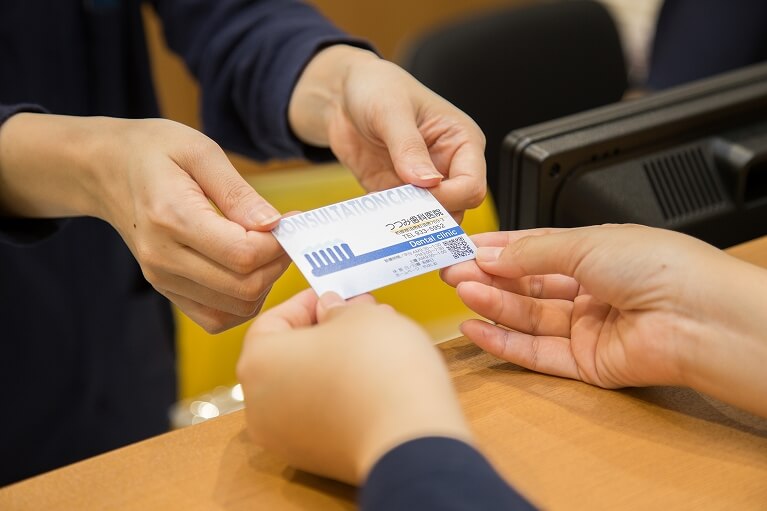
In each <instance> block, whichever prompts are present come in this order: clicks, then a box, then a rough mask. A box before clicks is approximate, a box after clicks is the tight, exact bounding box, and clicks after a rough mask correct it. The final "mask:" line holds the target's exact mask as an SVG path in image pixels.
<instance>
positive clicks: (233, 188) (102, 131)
mask: <svg viewBox="0 0 767 511" xmlns="http://www.w3.org/2000/svg"><path fill="white" fill-rule="evenodd" d="M0 178H2V179H0V181H2V183H3V186H0V209H3V210H5V212H6V214H11V215H14V216H25V217H32V218H35V217H37V218H42V217H65V216H81V215H87V216H95V217H99V218H101V219H103V220H106V221H107V222H109V223H110V224H111V225H112V226H113V227H114V228H115V229H117V231H118V232H119V233H120V235H121V236H122V237H123V239H124V240H125V242H126V244H127V245H128V247H129V248H130V250H131V252H132V253H133V255H134V256H135V257H136V259H137V260H138V263H139V264H140V265H141V269H142V271H143V272H144V276H145V277H146V278H147V280H148V281H149V282H150V283H151V284H152V285H153V286H154V287H155V288H156V289H157V290H158V291H159V292H160V293H162V294H163V295H165V296H166V297H167V298H168V299H170V300H171V301H172V302H174V303H175V304H176V305H177V306H178V307H179V308H180V309H181V310H182V311H184V312H185V313H186V314H187V315H188V316H189V317H190V318H192V319H193V320H194V321H196V322H197V323H199V324H200V325H202V326H203V327H204V328H205V329H206V330H208V331H210V332H218V331H221V330H225V329H227V328H229V327H232V326H235V325H237V324H239V323H242V322H244V321H246V320H247V319H249V318H251V317H253V316H254V315H255V314H256V313H257V312H258V311H259V310H260V308H261V305H262V304H263V301H264V299H265V297H266V294H267V292H268V291H269V289H270V288H271V285H272V284H273V283H274V281H275V280H276V279H277V278H278V277H279V276H280V275H281V274H282V273H283V272H284V271H285V269H286V268H287V266H288V265H289V264H290V259H289V258H288V256H287V255H285V253H284V252H283V250H282V248H281V247H280V245H279V244H278V243H277V241H276V240H275V239H274V237H273V236H272V234H271V233H270V232H268V231H269V229H271V228H272V227H274V226H275V225H276V224H277V221H278V220H279V218H280V215H279V213H278V212H277V211H276V210H275V209H274V208H273V207H272V206H271V205H269V204H268V203H267V202H266V201H265V200H264V199H263V198H262V197H261V196H259V195H258V194H257V193H256V192H255V190H253V188H252V187H251V186H250V185H249V184H248V183H247V182H246V181H245V180H244V179H243V178H242V177H241V176H240V174H239V173H238V172H237V171H236V169H235V168H234V167H233V166H232V164H231V163H230V162H229V160H228V158H227V157H226V155H225V154H224V152H223V150H222V149H221V148H220V147H219V146H218V145H217V144H216V143H215V142H213V141H212V140H211V139H209V138H208V137H206V136H205V135H203V134H202V133H200V132H198V131H196V130H193V129H191V128H188V127H186V126H183V125H181V124H178V123H176V122H172V121H167V120H163V119H148V120H126V119H114V118H107V117H68V116H58V115H45V114H17V115H15V116H14V117H12V118H11V119H9V120H8V121H7V122H6V123H5V124H4V125H3V127H2V130H0ZM217 209H218V210H217ZM219 211H220V213H219Z"/></svg>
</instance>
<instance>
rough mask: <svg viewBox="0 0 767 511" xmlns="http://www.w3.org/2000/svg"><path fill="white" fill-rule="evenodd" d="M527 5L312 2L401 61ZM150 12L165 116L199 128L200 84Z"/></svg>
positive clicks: (426, 0)
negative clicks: (423, 46) (473, 18)
mask: <svg viewBox="0 0 767 511" xmlns="http://www.w3.org/2000/svg"><path fill="white" fill-rule="evenodd" d="M526 1H528V2H529V1H530V0H386V1H382V2H374V1H371V0H317V1H315V2H313V3H314V5H316V6H317V7H318V8H319V9H320V10H321V11H322V12H323V13H325V15H327V16H328V17H329V18H330V19H331V20H333V21H334V22H335V23H336V24H338V25H339V26H340V27H341V28H343V29H344V30H346V31H347V32H349V33H350V34H352V35H355V36H359V37H364V38H365V39H368V40H370V41H371V42H372V43H373V44H374V45H375V46H376V48H378V50H379V51H380V52H381V54H382V55H383V56H384V57H385V58H387V59H390V60H396V55H397V54H398V52H399V51H401V48H402V47H403V45H405V44H406V42H407V41H408V40H409V39H410V38H412V37H414V36H416V35H417V34H418V33H419V32H421V31H422V30H424V29H427V28H429V27H431V26H433V25H435V24H438V23H440V22H443V21H445V20H449V19H454V18H457V17H460V16H464V15H466V14H468V13H472V12H476V11H480V10H483V9H487V8H491V7H493V6H497V5H501V4H514V3H517V4H521V3H524V2H526ZM145 14H146V16H145V18H146V22H147V37H148V40H149V47H150V52H151V54H152V59H153V68H154V74H155V83H156V87H157V91H158V95H159V99H160V104H161V109H162V112H163V115H164V116H165V117H168V118H170V119H174V120H177V121H180V122H183V123H184V124H188V125H190V126H194V127H198V128H199V119H198V110H197V100H198V91H197V86H196V85H195V84H194V82H193V80H192V79H191V77H190V76H189V74H188V73H187V72H186V70H185V68H184V66H183V64H182V63H181V61H180V60H179V59H178V58H177V57H176V56H175V55H172V54H170V53H169V52H168V51H167V49H166V47H165V44H164V42H163V40H162V32H161V29H160V25H159V23H158V22H157V19H156V17H155V16H154V13H153V12H152V10H151V9H150V8H148V7H147V8H146V10H145ZM233 160H234V161H235V165H236V166H237V167H238V168H239V169H240V170H241V171H242V172H245V173H250V172H257V171H259V170H260V169H263V168H265V167H269V168H271V167H276V166H284V165H286V164H285V163H282V164H272V165H268V166H263V165H256V164H254V163H253V162H249V161H246V160H245V159H242V158H237V157H236V156H233ZM291 164H292V163H288V164H287V165H291Z"/></svg>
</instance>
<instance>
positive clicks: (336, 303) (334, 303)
mask: <svg viewBox="0 0 767 511" xmlns="http://www.w3.org/2000/svg"><path fill="white" fill-rule="evenodd" d="M345 304H346V300H344V299H343V298H341V296H340V295H339V294H338V293H334V292H333V291H328V292H327V293H323V294H322V296H320V305H321V306H322V307H323V308H324V309H325V310H326V311H327V310H330V309H332V308H334V307H341V306H342V305H345Z"/></svg>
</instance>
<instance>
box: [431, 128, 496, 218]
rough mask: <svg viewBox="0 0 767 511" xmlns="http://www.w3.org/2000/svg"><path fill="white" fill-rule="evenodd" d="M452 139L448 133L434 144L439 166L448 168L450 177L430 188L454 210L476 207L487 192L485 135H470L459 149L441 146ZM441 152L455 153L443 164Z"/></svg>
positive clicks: (459, 210)
mask: <svg viewBox="0 0 767 511" xmlns="http://www.w3.org/2000/svg"><path fill="white" fill-rule="evenodd" d="M467 122H468V121H467ZM449 142H450V138H449V137H447V138H445V139H443V140H440V141H438V142H437V143H436V144H435V146H433V147H431V148H430V151H431V154H432V155H433V156H434V159H435V161H437V168H438V169H445V172H446V173H447V179H445V180H444V181H442V182H440V183H439V184H438V185H437V186H435V187H433V188H430V189H429V191H430V192H431V193H432V194H433V195H434V197H435V198H436V199H437V200H438V201H439V202H440V204H442V205H443V206H444V207H445V209H447V210H448V211H450V212H461V211H465V210H467V209H473V208H476V207H477V206H479V205H480V204H481V203H482V201H483V200H484V198H485V195H486V194H487V176H486V173H487V165H486V163H485V153H484V150H485V144H484V138H481V133H479V134H478V136H474V137H469V140H468V141H466V142H465V143H463V144H462V145H460V146H459V147H458V148H457V149H455V148H452V149H451V148H448V147H445V148H444V149H443V148H442V147H440V146H442V145H447V144H448V143H449ZM441 152H444V153H448V154H450V155H452V158H451V159H450V160H449V162H447V163H446V165H445V166H444V167H443V166H442V165H440V164H439V159H440V158H441V155H440V153H441Z"/></svg>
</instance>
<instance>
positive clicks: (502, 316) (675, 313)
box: [442, 225, 767, 415]
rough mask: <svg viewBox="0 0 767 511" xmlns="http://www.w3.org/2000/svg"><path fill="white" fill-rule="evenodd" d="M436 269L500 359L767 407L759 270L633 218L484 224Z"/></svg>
mask: <svg viewBox="0 0 767 511" xmlns="http://www.w3.org/2000/svg"><path fill="white" fill-rule="evenodd" d="M473 240H474V241H475V243H476V244H477V246H478V248H479V251H478V253H477V260H476V262H475V261H470V262H466V263H461V264H459V265H456V266H453V267H450V268H447V269H445V270H443V272H442V276H443V279H444V280H445V281H446V282H447V283H448V284H450V285H453V286H457V290H458V294H459V296H460V297H461V299H462V300H463V301H464V303H466V305H468V306H469V307H470V308H471V309H473V310H474V311H476V312H477V313H479V314H481V315H482V316H484V317H486V318H488V319H490V320H491V321H493V322H494V323H496V324H493V323H487V322H484V321H480V320H469V321H467V322H465V323H464V324H463V325H462V327H461V329H462V331H463V333H464V334H465V335H466V336H467V337H469V338H470V339H471V340H472V341H473V342H475V343H476V344H477V345H479V346H480V347H482V348H483V349H485V350H487V351H488V352H490V353H492V354H494V355H496V356H499V357H501V358H503V359H505V360H508V361H511V362H514V363H516V364H519V365H521V366H524V367H527V368H529V369H533V370H536V371H540V372H545V373H549V374H554V375H558V376H564V377H567V378H574V379H578V380H583V381H585V382H587V383H591V384H594V385H599V386H601V387H605V388H617V387H624V386H646V385H686V386H690V387H692V388H694V389H696V390H699V391H702V392H706V393H708V394H711V395H713V396H715V397H718V398H719V399H722V400H724V401H728V402H730V403H732V404H735V405H737V406H740V407H742V408H746V409H748V410H750V411H752V412H756V413H760V414H762V415H767V404H765V403H767V399H765V396H767V383H766V382H767V380H766V379H765V378H763V376H762V373H763V370H764V367H765V366H766V364H767V336H765V334H764V328H765V325H766V324H767V323H766V321H767V306H766V305H765V304H767V272H764V271H763V270H760V269H758V268H756V267H753V266H751V265H748V264H746V263H743V262H740V261H738V260H736V259H734V258H732V257H730V256H727V255H726V254H724V253H723V252H721V251H720V250H718V249H716V248H714V247H712V246H710V245H707V244H706V243H703V242H702V241H699V240H697V239H694V238H691V237H689V236H685V235H682V234H679V233H675V232H671V231H664V230H660V229H651V228H648V227H641V226H631V225H605V226H596V227H584V228H578V229H570V230H566V229H564V230H563V229H537V230H532V231H519V232H501V233H486V234H480V235H477V236H474V237H473Z"/></svg>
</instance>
